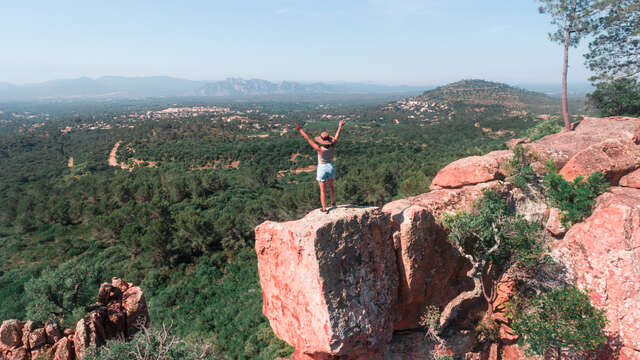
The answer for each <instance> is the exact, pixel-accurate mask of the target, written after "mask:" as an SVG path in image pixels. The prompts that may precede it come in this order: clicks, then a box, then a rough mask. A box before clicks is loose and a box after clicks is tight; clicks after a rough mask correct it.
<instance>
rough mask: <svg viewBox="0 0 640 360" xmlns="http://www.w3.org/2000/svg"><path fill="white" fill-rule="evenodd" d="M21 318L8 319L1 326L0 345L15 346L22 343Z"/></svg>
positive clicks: (22, 325) (22, 324)
mask: <svg viewBox="0 0 640 360" xmlns="http://www.w3.org/2000/svg"><path fill="white" fill-rule="evenodd" d="M23 327H24V323H23V322H21V321H19V320H15V319H14V320H6V321H4V322H2V325H1V326H0V346H3V347H6V348H14V347H18V346H20V345H22V328H23Z"/></svg>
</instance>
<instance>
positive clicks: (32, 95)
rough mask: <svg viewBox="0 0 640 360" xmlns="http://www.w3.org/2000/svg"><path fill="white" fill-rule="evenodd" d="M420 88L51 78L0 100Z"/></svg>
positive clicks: (3, 86)
mask: <svg viewBox="0 0 640 360" xmlns="http://www.w3.org/2000/svg"><path fill="white" fill-rule="evenodd" d="M423 90H424V87H418V86H390V85H379V84H370V83H333V84H327V83H299V82H290V81H283V82H278V83H276V82H270V81H267V80H260V79H250V80H244V79H239V78H229V79H226V80H222V81H194V80H185V79H179V78H171V77H167V76H153V77H120V76H104V77H100V78H97V79H91V78H87V77H82V78H77V79H63V80H52V81H46V82H43V83H37V84H28V85H13V84H9V83H0V101H28V100H47V99H75V98H77V99H91V98H149V97H179V96H203V97H242V96H263V95H316V94H391V93H418V92H421V91H423Z"/></svg>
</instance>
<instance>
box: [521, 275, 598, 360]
mask: <svg viewBox="0 0 640 360" xmlns="http://www.w3.org/2000/svg"><path fill="white" fill-rule="evenodd" d="M508 315H509V316H510V317H512V318H513V323H512V328H513V330H514V331H515V333H516V334H517V335H518V336H519V337H520V338H519V339H518V342H519V343H520V345H524V344H527V345H529V346H528V347H527V352H528V353H529V354H530V355H531V354H536V355H545V354H548V353H549V352H555V355H556V356H557V358H558V359H560V358H561V356H562V353H563V352H564V351H567V350H568V351H571V352H573V353H585V352H589V351H593V350H595V349H596V348H598V346H600V345H601V344H604V343H605V342H606V341H607V338H606V336H605V334H604V331H603V329H604V327H605V325H606V318H605V317H604V310H597V309H595V308H594V307H593V306H592V305H591V303H590V301H589V297H588V296H587V294H585V293H583V292H582V291H580V290H578V289H576V288H573V287H570V288H566V289H556V290H552V291H550V292H547V293H543V294H541V295H539V296H537V297H535V298H532V299H529V300H522V299H514V300H512V301H511V302H510V303H509V306H508Z"/></svg>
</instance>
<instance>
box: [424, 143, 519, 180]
mask: <svg viewBox="0 0 640 360" xmlns="http://www.w3.org/2000/svg"><path fill="white" fill-rule="evenodd" d="M512 156H513V152H512V151H511V150H499V151H492V152H490V153H488V154H486V155H483V156H470V157H466V158H462V159H460V160H456V161H454V162H452V163H451V164H449V165H447V166H445V167H444V168H443V169H442V170H440V171H438V173H437V174H436V176H435V177H434V178H433V181H432V182H431V186H430V189H431V190H435V189H440V188H459V187H462V186H465V185H474V184H479V183H484V182H488V181H492V180H496V179H500V178H503V177H504V175H505V173H504V168H503V164H504V163H505V162H506V161H507V160H509V159H510V158H511V157H512Z"/></svg>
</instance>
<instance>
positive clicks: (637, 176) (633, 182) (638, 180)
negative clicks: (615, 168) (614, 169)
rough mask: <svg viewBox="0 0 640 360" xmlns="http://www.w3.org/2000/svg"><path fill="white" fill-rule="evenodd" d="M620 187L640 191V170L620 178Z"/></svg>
mask: <svg viewBox="0 0 640 360" xmlns="http://www.w3.org/2000/svg"><path fill="white" fill-rule="evenodd" d="M620 186H624V187H632V188H636V189H640V169H637V170H634V171H632V172H630V173H628V174H627V175H625V176H623V177H622V178H620Z"/></svg>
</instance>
